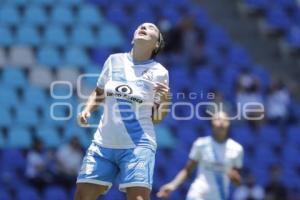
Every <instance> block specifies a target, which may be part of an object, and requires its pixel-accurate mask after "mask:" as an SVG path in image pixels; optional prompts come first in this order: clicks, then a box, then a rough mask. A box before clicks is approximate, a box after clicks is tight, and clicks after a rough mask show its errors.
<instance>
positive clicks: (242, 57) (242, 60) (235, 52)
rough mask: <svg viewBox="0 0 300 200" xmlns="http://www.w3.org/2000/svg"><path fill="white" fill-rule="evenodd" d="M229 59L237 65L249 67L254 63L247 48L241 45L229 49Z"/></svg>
mask: <svg viewBox="0 0 300 200" xmlns="http://www.w3.org/2000/svg"><path fill="white" fill-rule="evenodd" d="M227 59H228V62H229V63H230V64H232V65H234V66H237V67H249V66H251V64H252V60H251V58H250V57H249V54H248V52H247V51H246V49H244V48H243V47H241V46H239V45H235V46H233V47H231V48H230V49H229V53H228V58H227Z"/></svg>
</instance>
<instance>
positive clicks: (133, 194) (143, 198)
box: [119, 147, 155, 200]
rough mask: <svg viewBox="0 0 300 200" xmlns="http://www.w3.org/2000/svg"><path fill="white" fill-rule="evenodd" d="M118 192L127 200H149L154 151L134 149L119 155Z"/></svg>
mask: <svg viewBox="0 0 300 200" xmlns="http://www.w3.org/2000/svg"><path fill="white" fill-rule="evenodd" d="M120 157H121V159H120V161H119V167H120V177H119V178H120V186H119V188H120V190H121V191H123V192H126V193H127V200H149V199H150V192H151V188H152V182H153V172H154V162H155V151H153V150H151V149H149V148H146V147H136V148H135V149H128V150H125V151H124V152H122V153H121V154H120Z"/></svg>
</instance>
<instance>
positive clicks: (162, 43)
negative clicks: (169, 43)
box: [151, 31, 165, 59]
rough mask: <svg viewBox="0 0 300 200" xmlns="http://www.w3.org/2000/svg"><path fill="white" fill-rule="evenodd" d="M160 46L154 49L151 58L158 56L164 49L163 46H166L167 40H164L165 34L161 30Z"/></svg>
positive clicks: (159, 36) (159, 35)
mask: <svg viewBox="0 0 300 200" xmlns="http://www.w3.org/2000/svg"><path fill="white" fill-rule="evenodd" d="M157 41H158V47H157V48H155V49H154V50H153V51H152V54H151V59H153V58H155V57H156V56H157V54H158V53H159V52H160V51H162V50H163V48H164V47H165V41H164V38H163V35H162V33H161V32H160V31H159V34H158V40H157Z"/></svg>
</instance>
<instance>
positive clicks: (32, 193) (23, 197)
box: [16, 186, 41, 200]
mask: <svg viewBox="0 0 300 200" xmlns="http://www.w3.org/2000/svg"><path fill="white" fill-rule="evenodd" d="M16 197H17V198H16V200H28V199H30V200H39V199H41V197H40V195H39V193H38V192H37V191H36V189H35V188H33V187H30V186H24V187H22V188H20V189H19V190H17V195H16Z"/></svg>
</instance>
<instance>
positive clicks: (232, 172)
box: [228, 169, 241, 185]
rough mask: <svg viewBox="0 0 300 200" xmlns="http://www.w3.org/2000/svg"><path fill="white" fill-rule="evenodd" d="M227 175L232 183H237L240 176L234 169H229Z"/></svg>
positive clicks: (239, 180)
mask: <svg viewBox="0 0 300 200" xmlns="http://www.w3.org/2000/svg"><path fill="white" fill-rule="evenodd" d="M228 177H229V178H230V180H231V181H232V183H233V184H235V185H239V184H240V182H241V176H240V173H239V172H238V170H236V169H231V170H230V171H229V173H228Z"/></svg>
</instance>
